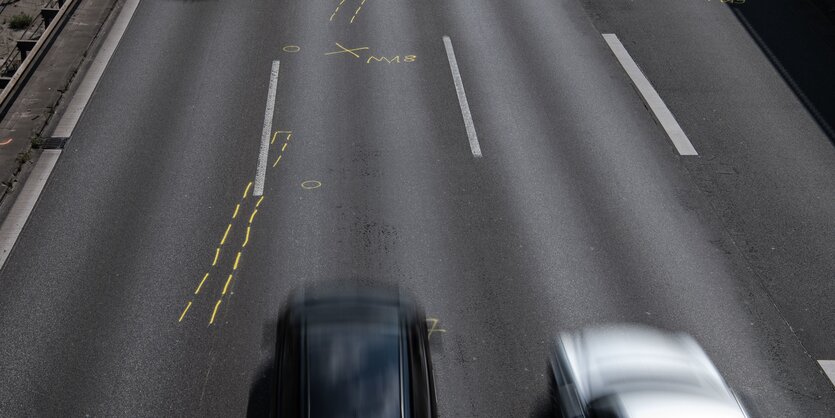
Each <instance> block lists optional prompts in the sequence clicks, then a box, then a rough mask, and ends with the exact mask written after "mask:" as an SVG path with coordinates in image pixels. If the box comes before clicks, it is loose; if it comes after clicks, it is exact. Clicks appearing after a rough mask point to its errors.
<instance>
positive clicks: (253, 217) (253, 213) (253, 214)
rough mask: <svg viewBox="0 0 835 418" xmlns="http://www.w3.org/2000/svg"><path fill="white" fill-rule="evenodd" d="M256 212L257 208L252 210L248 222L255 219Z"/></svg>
mask: <svg viewBox="0 0 835 418" xmlns="http://www.w3.org/2000/svg"><path fill="white" fill-rule="evenodd" d="M256 213H258V209H255V211H253V212H252V216H250V217H249V223H250V224H252V220H253V219H255V214H256Z"/></svg>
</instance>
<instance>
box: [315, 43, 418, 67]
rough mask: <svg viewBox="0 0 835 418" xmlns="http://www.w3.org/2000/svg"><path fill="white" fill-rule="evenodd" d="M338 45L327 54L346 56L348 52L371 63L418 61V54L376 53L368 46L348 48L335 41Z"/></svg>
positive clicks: (349, 54)
mask: <svg viewBox="0 0 835 418" xmlns="http://www.w3.org/2000/svg"><path fill="white" fill-rule="evenodd" d="M335 44H336V47H337V48H338V49H337V50H336V51H330V52H326V53H325V56H331V55H340V56H345V55H344V54H347V56H349V57H353V59H359V60H360V61H363V62H365V63H366V64H371V63H386V64H400V63H410V62H415V61H417V55H411V54H409V55H405V54H397V55H384V54H380V55H376V53H372V52H371V48H369V47H367V46H361V47H356V48H348V47H346V46H344V45H342V44H340V43H339V42H335Z"/></svg>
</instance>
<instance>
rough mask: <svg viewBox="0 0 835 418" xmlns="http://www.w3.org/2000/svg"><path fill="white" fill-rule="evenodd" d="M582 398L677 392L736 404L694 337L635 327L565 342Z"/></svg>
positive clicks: (567, 337)
mask: <svg viewBox="0 0 835 418" xmlns="http://www.w3.org/2000/svg"><path fill="white" fill-rule="evenodd" d="M560 340H561V342H562V344H563V348H564V350H565V353H566V357H567V360H568V362H569V366H570V368H571V371H572V374H573V376H574V378H575V379H576V381H577V389H578V391H579V393H580V395H581V396H582V397H583V398H584V399H586V400H588V401H590V400H594V399H596V398H599V397H602V396H607V395H610V394H615V393H628V392H636V393H638V392H652V391H658V390H662V391H670V390H672V391H676V392H678V393H681V394H689V395H692V396H702V397H706V398H709V399H719V400H721V401H722V402H726V403H730V402H732V403H733V404H736V401H735V399H734V398H733V395H732V394H731V393H730V391H729V389H728V388H727V386H726V385H725V382H724V380H723V379H722V377H721V375H719V372H718V371H717V370H716V368H715V366H713V363H711V361H710V359H709V358H708V357H707V355H706V354H705V353H704V351H703V350H702V349H701V348H700V347H699V346H698V344H697V343H696V342H695V341H694V340H693V339H692V338H690V337H689V336H687V335H684V334H671V333H666V332H663V331H659V330H656V329H653V328H649V327H644V326H635V325H623V326H605V327H597V328H590V329H586V330H582V331H579V332H575V333H571V334H563V335H561V337H560Z"/></svg>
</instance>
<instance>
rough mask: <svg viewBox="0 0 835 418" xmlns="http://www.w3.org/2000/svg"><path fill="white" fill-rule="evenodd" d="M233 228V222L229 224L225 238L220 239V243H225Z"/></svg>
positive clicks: (224, 234)
mask: <svg viewBox="0 0 835 418" xmlns="http://www.w3.org/2000/svg"><path fill="white" fill-rule="evenodd" d="M231 229H232V224H229V225H227V226H226V232H224V233H223V239H222V240H220V245H223V244H225V243H226V237H228V236H229V230H231Z"/></svg>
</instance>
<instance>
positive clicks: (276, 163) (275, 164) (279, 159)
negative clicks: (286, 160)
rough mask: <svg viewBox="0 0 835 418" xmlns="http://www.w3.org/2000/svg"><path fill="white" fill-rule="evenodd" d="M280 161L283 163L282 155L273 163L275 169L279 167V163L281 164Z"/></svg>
mask: <svg viewBox="0 0 835 418" xmlns="http://www.w3.org/2000/svg"><path fill="white" fill-rule="evenodd" d="M279 161H281V156H280V155H279V156H278V159H277V160H275V162H274V163H273V168H275V166H277V165H278V162H279Z"/></svg>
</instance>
